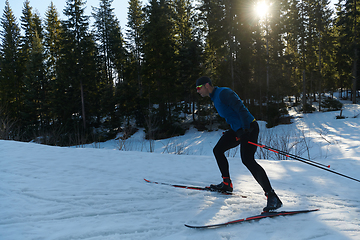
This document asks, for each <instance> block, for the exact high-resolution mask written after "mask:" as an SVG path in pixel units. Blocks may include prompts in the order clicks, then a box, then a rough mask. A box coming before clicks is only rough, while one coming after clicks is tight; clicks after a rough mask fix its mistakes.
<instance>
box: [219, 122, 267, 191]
mask: <svg viewBox="0 0 360 240" xmlns="http://www.w3.org/2000/svg"><path fill="white" fill-rule="evenodd" d="M250 129H251V131H250V133H247V134H245V135H243V136H242V137H241V139H240V141H238V139H237V138H236V133H235V131H234V130H232V129H230V130H228V131H226V132H225V133H224V134H223V135H222V137H221V138H220V139H219V141H218V142H217V144H216V145H215V147H214V149H213V152H214V155H215V158H216V161H217V164H218V166H219V169H220V172H221V174H222V177H230V173H229V162H228V160H227V158H226V157H225V152H226V151H227V150H229V149H231V148H234V147H236V146H238V145H239V144H241V145H240V155H241V160H242V162H243V164H244V165H245V166H246V167H247V169H249V171H250V172H251V174H252V175H253V177H254V178H255V180H256V181H257V182H258V183H259V184H260V186H261V187H262V188H263V190H264V192H270V191H271V190H272V187H271V184H270V181H269V178H268V177H267V175H266V172H265V170H264V169H263V168H262V167H261V166H260V165H259V164H258V163H257V162H256V161H255V152H256V149H257V146H255V145H252V144H250V143H248V141H251V142H253V143H257V140H258V136H259V124H258V123H257V122H256V121H254V122H252V123H251V124H250Z"/></svg>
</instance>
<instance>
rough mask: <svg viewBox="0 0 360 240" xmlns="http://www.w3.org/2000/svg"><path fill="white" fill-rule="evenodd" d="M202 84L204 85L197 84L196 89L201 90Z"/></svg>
mask: <svg viewBox="0 0 360 240" xmlns="http://www.w3.org/2000/svg"><path fill="white" fill-rule="evenodd" d="M202 86H204V85H199V86H196V90H200V89H201V87H202Z"/></svg>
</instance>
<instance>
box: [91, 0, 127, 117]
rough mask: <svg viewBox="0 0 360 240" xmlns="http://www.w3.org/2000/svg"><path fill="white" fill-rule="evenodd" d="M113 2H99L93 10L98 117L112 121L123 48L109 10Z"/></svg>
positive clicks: (118, 29)
mask: <svg viewBox="0 0 360 240" xmlns="http://www.w3.org/2000/svg"><path fill="white" fill-rule="evenodd" d="M112 2H113V0H101V1H100V6H99V7H97V8H93V16H94V19H95V22H94V30H95V31H94V37H95V41H96V43H97V49H98V51H97V52H98V53H99V56H98V60H97V61H98V62H99V63H100V64H99V68H100V76H99V77H100V80H99V87H100V89H99V91H100V96H99V100H100V101H99V102H98V104H99V109H102V110H101V111H99V117H98V119H99V120H100V117H111V118H112V119H109V120H110V121H112V122H113V123H115V121H116V119H114V111H115V109H114V107H115V99H114V83H119V82H120V81H121V80H122V79H123V68H124V62H125V57H124V48H123V39H122V34H121V29H120V26H119V21H118V20H117V18H116V17H115V14H114V9H113V8H111V4H112Z"/></svg>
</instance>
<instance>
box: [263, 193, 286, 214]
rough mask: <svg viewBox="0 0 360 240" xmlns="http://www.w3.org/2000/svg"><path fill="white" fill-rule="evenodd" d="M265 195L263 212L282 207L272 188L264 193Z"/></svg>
mask: <svg viewBox="0 0 360 240" xmlns="http://www.w3.org/2000/svg"><path fill="white" fill-rule="evenodd" d="M265 196H266V197H267V205H266V207H264V209H263V211H264V212H270V211H274V210H276V209H278V208H280V207H282V202H281V201H280V199H279V197H278V196H277V195H276V193H275V191H274V190H271V191H270V192H267V193H265Z"/></svg>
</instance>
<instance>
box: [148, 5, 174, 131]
mask: <svg viewBox="0 0 360 240" xmlns="http://www.w3.org/2000/svg"><path fill="white" fill-rule="evenodd" d="M172 14H173V12H172V9H171V8H170V2H169V1H166V0H160V1H156V0H152V1H151V2H150V5H149V6H148V7H147V9H146V16H147V19H146V22H145V25H144V69H143V71H144V79H143V82H144V93H146V97H147V99H148V102H149V105H150V107H151V108H152V105H153V104H158V105H159V107H158V108H157V109H154V110H156V111H157V116H158V117H159V120H158V122H159V124H160V126H161V125H162V127H164V128H166V127H168V124H170V125H171V124H173V123H174V119H173V115H172V104H174V103H175V99H176V98H175V96H174V94H173V92H175V91H176V90H177V88H178V87H177V85H176V81H175V79H176V69H175V64H174V59H175V39H174V23H173V22H172ZM145 76H146V77H145ZM170 89H171V91H170Z"/></svg>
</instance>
